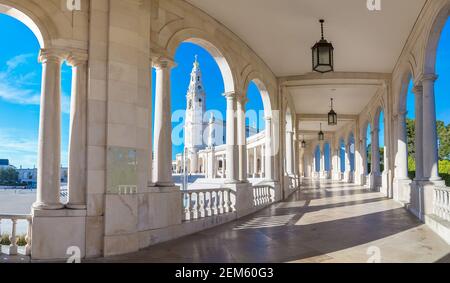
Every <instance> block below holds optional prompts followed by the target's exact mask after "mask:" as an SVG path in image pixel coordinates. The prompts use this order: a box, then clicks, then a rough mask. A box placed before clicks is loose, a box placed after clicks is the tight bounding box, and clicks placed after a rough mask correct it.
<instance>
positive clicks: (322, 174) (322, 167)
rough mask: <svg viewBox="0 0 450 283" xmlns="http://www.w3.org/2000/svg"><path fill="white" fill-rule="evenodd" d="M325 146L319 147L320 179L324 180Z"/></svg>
mask: <svg viewBox="0 0 450 283" xmlns="http://www.w3.org/2000/svg"><path fill="white" fill-rule="evenodd" d="M325 175H326V174H325V145H324V144H323V143H321V145H320V177H321V178H325Z"/></svg>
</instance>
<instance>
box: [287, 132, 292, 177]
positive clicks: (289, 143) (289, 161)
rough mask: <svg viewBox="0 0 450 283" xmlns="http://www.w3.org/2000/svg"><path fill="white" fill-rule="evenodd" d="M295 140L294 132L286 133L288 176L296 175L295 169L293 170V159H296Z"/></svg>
mask: <svg viewBox="0 0 450 283" xmlns="http://www.w3.org/2000/svg"><path fill="white" fill-rule="evenodd" d="M293 138H294V132H293V131H290V130H288V131H287V132H286V173H287V174H288V175H293V174H294V168H293V165H294V164H293V157H294V151H293V145H292V144H293Z"/></svg>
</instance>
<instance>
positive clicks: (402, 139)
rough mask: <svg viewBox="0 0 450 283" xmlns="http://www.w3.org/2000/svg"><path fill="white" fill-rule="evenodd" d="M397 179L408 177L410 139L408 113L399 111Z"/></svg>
mask: <svg viewBox="0 0 450 283" xmlns="http://www.w3.org/2000/svg"><path fill="white" fill-rule="evenodd" d="M397 129H398V140H397V179H399V180H404V179H407V178H408V141H407V132H406V113H405V112H402V113H399V114H398V116H397Z"/></svg>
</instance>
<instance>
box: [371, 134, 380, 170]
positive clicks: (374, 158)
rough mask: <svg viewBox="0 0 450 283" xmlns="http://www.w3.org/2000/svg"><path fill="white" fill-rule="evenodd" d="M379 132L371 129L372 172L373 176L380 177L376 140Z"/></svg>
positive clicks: (378, 148) (377, 142) (378, 146)
mask: <svg viewBox="0 0 450 283" xmlns="http://www.w3.org/2000/svg"><path fill="white" fill-rule="evenodd" d="M379 132H380V130H379V129H378V128H375V127H374V128H373V129H372V170H371V172H372V173H373V175H374V176H379V175H380V142H379V139H378V135H379Z"/></svg>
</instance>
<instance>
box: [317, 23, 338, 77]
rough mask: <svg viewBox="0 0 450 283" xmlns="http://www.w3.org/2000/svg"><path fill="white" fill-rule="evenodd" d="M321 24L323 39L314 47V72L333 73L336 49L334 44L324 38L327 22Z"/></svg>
mask: <svg viewBox="0 0 450 283" xmlns="http://www.w3.org/2000/svg"><path fill="white" fill-rule="evenodd" d="M319 22H320V26H321V29H322V39H321V40H320V41H319V42H316V44H315V45H314V46H313V47H312V62H313V70H314V71H316V72H319V73H328V72H333V71H334V64H333V60H334V58H333V51H334V47H333V44H331V42H328V41H326V40H325V38H324V36H323V23H324V22H325V21H324V20H320V21H319Z"/></svg>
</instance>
